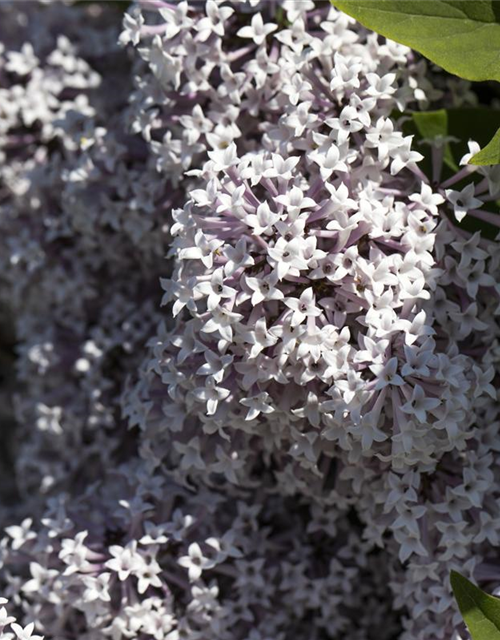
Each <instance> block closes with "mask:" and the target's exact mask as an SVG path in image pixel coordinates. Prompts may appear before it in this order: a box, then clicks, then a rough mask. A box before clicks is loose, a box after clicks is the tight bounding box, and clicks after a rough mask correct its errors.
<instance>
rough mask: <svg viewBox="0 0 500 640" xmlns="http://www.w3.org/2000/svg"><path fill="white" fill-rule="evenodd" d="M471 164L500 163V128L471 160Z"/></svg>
mask: <svg viewBox="0 0 500 640" xmlns="http://www.w3.org/2000/svg"><path fill="white" fill-rule="evenodd" d="M469 164H478V165H492V164H500V129H498V130H497V132H496V133H495V135H494V136H493V138H492V139H491V140H490V141H489V142H488V144H487V145H486V146H485V147H484V149H481V151H480V152H479V153H476V155H475V156H472V158H471V159H470V160H469Z"/></svg>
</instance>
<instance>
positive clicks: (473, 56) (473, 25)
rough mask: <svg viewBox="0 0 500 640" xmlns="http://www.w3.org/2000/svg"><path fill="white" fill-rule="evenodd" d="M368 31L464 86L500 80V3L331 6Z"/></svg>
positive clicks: (371, 1) (351, 1) (437, 0)
mask: <svg viewBox="0 0 500 640" xmlns="http://www.w3.org/2000/svg"><path fill="white" fill-rule="evenodd" d="M332 3H333V4H334V5H335V6H336V7H337V8H338V9H340V10H342V11H344V12H345V13H347V14H349V15H350V16H352V17H353V18H355V19H356V20H358V21H359V22H361V24H363V25H365V26H366V27H368V28H369V29H373V30H374V31H377V33H381V34H382V35H383V36H386V37H387V38H391V39H392V40H396V42H400V43H402V44H405V45H407V46H408V47H412V48H413V49H416V50H417V51H420V53H422V54H423V55H424V56H426V57H427V58H429V59H430V60H432V61H433V62H435V63H436V64H438V65H440V66H441V67H443V69H445V70H446V71H449V72H450V73H454V74H456V75H458V76H461V77H462V78H466V79H467V80H500V2H499V0H332Z"/></svg>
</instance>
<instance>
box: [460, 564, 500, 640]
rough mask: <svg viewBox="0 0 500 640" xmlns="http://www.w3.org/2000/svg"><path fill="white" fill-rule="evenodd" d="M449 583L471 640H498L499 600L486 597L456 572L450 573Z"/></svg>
mask: <svg viewBox="0 0 500 640" xmlns="http://www.w3.org/2000/svg"><path fill="white" fill-rule="evenodd" d="M450 582H451V587H452V589H453V593H454V595H455V598H456V600H457V603H458V608H459V609H460V613H461V614H462V616H463V618H464V620H465V624H466V625H467V627H468V629H469V631H470V634H471V636H472V640H500V599H499V598H494V597H493V596H490V595H488V594H487V593H485V592H484V591H482V590H481V589H479V587H476V586H475V585H474V584H472V582H470V581H469V580H467V578H464V576H462V575H460V574H459V573H457V572H456V571H452V572H451V574H450Z"/></svg>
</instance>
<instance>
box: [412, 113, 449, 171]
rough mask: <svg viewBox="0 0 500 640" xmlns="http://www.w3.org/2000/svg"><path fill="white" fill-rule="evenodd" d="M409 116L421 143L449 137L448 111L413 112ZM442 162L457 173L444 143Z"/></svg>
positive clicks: (446, 144) (446, 143)
mask: <svg viewBox="0 0 500 640" xmlns="http://www.w3.org/2000/svg"><path fill="white" fill-rule="evenodd" d="M411 116H412V119H413V122H414V123H415V127H416V129H417V131H418V133H419V135H420V137H421V138H422V143H423V142H425V141H426V140H435V139H436V138H446V137H448V136H450V130H449V124H448V111H447V110H446V109H439V110H438V111H413V112H412V114H411ZM443 160H444V162H445V163H446V164H447V165H448V166H449V167H450V168H451V169H452V170H453V171H458V165H457V163H456V162H455V158H454V157H453V153H452V151H451V147H450V143H449V142H445V144H444V153H443Z"/></svg>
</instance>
